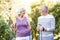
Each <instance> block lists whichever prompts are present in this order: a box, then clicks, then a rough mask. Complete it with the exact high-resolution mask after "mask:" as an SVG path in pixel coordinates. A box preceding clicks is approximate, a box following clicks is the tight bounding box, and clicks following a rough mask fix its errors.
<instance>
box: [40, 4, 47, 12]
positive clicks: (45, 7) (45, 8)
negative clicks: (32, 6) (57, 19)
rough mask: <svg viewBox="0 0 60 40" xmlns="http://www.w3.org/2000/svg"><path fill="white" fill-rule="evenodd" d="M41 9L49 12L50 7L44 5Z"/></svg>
mask: <svg viewBox="0 0 60 40" xmlns="http://www.w3.org/2000/svg"><path fill="white" fill-rule="evenodd" d="M40 8H41V9H44V10H46V11H48V6H46V5H42V6H41V7H40Z"/></svg>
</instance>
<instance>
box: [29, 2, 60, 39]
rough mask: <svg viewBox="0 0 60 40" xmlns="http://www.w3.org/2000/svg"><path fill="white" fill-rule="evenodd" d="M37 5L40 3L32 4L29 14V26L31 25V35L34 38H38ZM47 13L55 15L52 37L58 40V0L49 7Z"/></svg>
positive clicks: (59, 20) (59, 6) (59, 34)
mask: <svg viewBox="0 0 60 40" xmlns="http://www.w3.org/2000/svg"><path fill="white" fill-rule="evenodd" d="M39 7H40V4H37V5H36V4H34V5H32V6H31V10H32V12H31V14H29V16H30V17H31V18H32V22H31V26H32V37H33V38H35V39H36V40H37V39H38V35H39V33H38V32H37V30H36V26H37V20H38V17H39V16H40V13H39ZM49 14H52V15H53V16H54V17H55V21H56V26H55V27H56V28H55V31H54V39H55V40H60V31H59V30H60V3H59V2H58V3H57V4H55V5H53V7H51V8H49Z"/></svg>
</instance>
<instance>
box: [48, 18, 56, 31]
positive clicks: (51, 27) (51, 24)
mask: <svg viewBox="0 0 60 40" xmlns="http://www.w3.org/2000/svg"><path fill="white" fill-rule="evenodd" d="M54 29H55V18H51V20H50V28H47V31H54Z"/></svg>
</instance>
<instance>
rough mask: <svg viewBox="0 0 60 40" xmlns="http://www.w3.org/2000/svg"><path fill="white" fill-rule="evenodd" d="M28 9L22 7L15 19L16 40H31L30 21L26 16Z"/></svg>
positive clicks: (13, 25)
mask: <svg viewBox="0 0 60 40" xmlns="http://www.w3.org/2000/svg"><path fill="white" fill-rule="evenodd" d="M25 12H26V10H25V9H24V8H20V9H19V10H18V12H17V14H18V16H17V17H16V18H15V19H14V20H13V24H12V29H13V31H16V40H31V37H30V30H31V26H30V23H29V21H28V19H27V17H25V16H24V15H25Z"/></svg>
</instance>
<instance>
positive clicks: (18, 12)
mask: <svg viewBox="0 0 60 40" xmlns="http://www.w3.org/2000/svg"><path fill="white" fill-rule="evenodd" d="M23 10H25V8H19V9H18V10H17V14H20V12H22V11H23Z"/></svg>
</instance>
